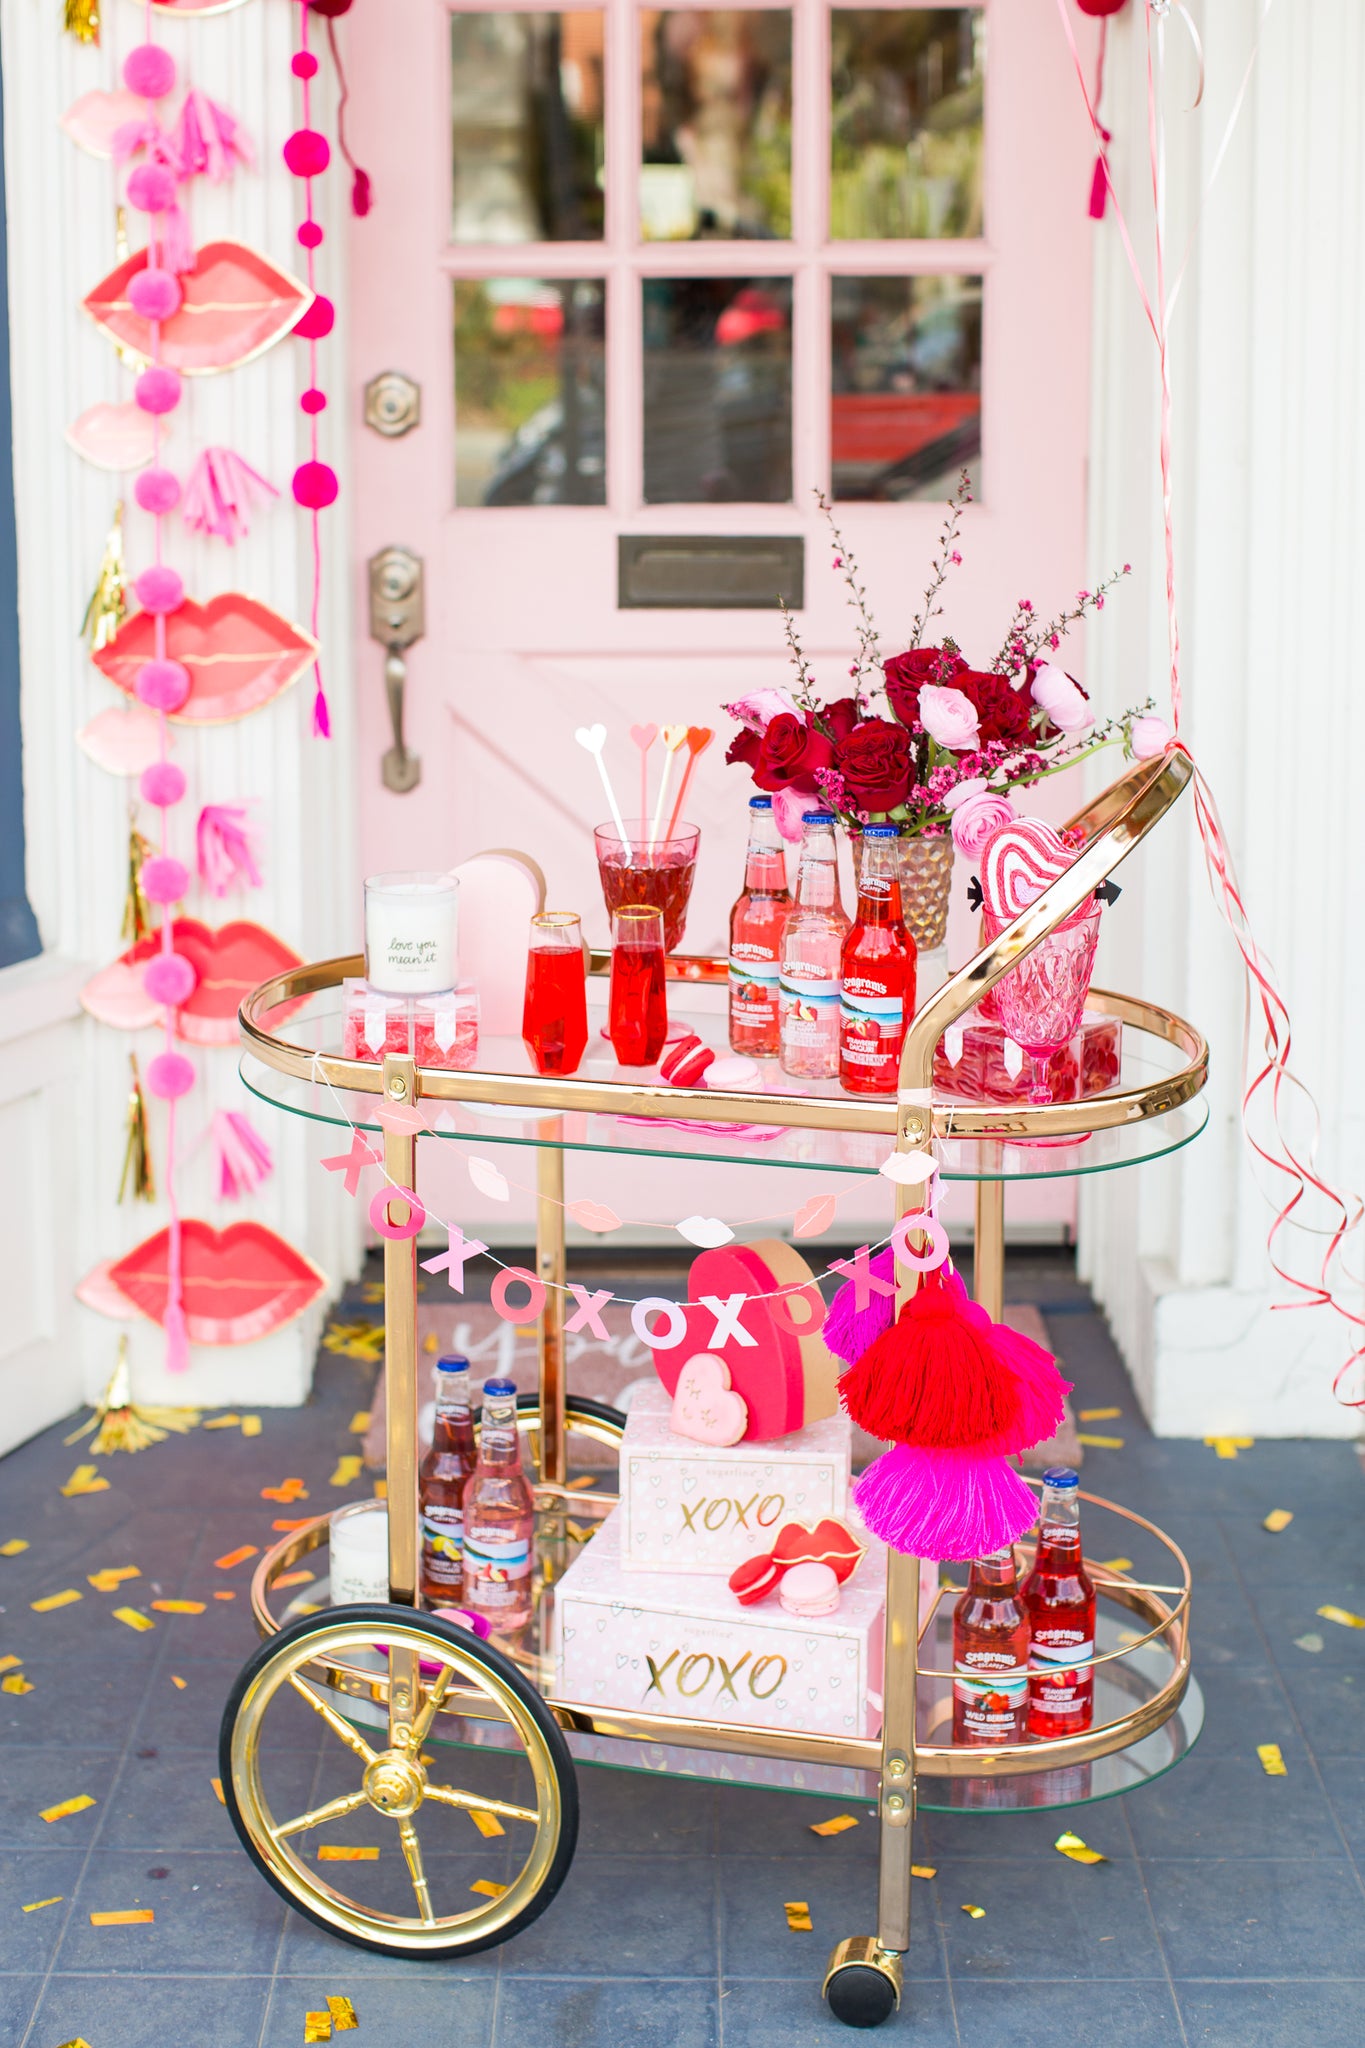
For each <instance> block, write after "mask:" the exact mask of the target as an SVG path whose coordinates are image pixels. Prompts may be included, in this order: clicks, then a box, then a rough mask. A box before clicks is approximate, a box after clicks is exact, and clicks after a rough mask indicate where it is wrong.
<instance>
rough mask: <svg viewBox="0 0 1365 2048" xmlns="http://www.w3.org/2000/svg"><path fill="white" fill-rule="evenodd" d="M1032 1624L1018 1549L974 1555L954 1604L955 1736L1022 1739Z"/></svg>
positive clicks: (957, 1739)
mask: <svg viewBox="0 0 1365 2048" xmlns="http://www.w3.org/2000/svg"><path fill="white" fill-rule="evenodd" d="M1028 1654H1029V1626H1028V1616H1027V1615H1026V1614H1025V1612H1024V1605H1023V1601H1022V1600H1021V1599H1020V1596H1019V1582H1018V1579H1017V1578H1016V1576H1015V1568H1014V1551H1013V1550H1012V1549H1009V1550H997V1551H993V1552H992V1554H991V1555H990V1556H989V1557H978V1558H976V1559H974V1560H973V1563H972V1565H971V1568H970V1571H969V1573H968V1576H967V1590H966V1592H965V1593H964V1594H963V1595H962V1598H961V1599H960V1600H959V1601H958V1603H957V1606H956V1607H955V1608H954V1609H953V1670H954V1672H955V1673H956V1674H957V1675H956V1677H955V1678H954V1680H953V1741H954V1742H1022V1741H1023V1739H1024V1731H1025V1723H1026V1722H1027V1720H1028V1685H1029V1678H1028Z"/></svg>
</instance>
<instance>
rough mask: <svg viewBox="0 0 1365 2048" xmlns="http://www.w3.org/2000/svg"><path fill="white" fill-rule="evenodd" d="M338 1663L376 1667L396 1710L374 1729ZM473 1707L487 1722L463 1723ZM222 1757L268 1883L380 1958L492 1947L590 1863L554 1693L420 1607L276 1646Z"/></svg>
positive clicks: (230, 1726) (239, 1693) (305, 1624)
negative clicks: (577, 1858)
mask: <svg viewBox="0 0 1365 2048" xmlns="http://www.w3.org/2000/svg"><path fill="white" fill-rule="evenodd" d="M331 1658H337V1659H342V1660H345V1661H346V1662H347V1663H348V1664H350V1665H351V1666H352V1667H354V1666H355V1665H356V1664H357V1663H359V1664H361V1665H365V1664H366V1663H367V1661H368V1663H369V1664H370V1665H371V1666H372V1667H373V1669H374V1671H375V1674H376V1680H377V1682H378V1687H379V1690H380V1692H381V1696H382V1694H383V1693H384V1692H386V1693H387V1707H381V1708H380V1709H379V1710H378V1711H376V1709H375V1708H374V1707H373V1706H372V1705H371V1706H369V1712H368V1714H367V1715H366V1716H365V1717H363V1718H362V1717H360V1716H359V1714H358V1713H357V1710H356V1705H355V1703H354V1702H351V1701H349V1700H348V1699H347V1698H346V1697H345V1696H344V1695H343V1694H341V1693H339V1692H336V1691H334V1690H332V1689H331V1688H330V1687H329V1686H328V1685H327V1684H326V1682H325V1679H324V1677H322V1676H321V1675H320V1673H321V1672H322V1671H323V1670H324V1669H325V1667H326V1664H327V1661H328V1660H329V1659H331ZM386 1667H387V1669H386ZM385 1681H387V1682H386V1683H385ZM462 1698H463V1699H465V1700H467V1701H468V1702H469V1704H470V1709H471V1711H470V1714H469V1716H468V1717H467V1718H464V1719H463V1720H461V1721H460V1722H459V1723H451V1722H450V1721H449V1720H448V1719H447V1717H449V1716H451V1715H458V1714H459V1711H460V1704H461V1699H462ZM366 1704H367V1705H368V1704H369V1703H368V1702H367V1703H366ZM438 1711H439V1712H440V1714H441V1716H442V1720H441V1723H440V1724H437V1726H436V1729H435V1732H433V1724H434V1723H435V1722H436V1716H437V1713H438ZM349 1714H356V1718H355V1719H351V1718H348V1715H349ZM452 1728H454V1730H455V1732H456V1737H457V1739H456V1741H455V1742H453V1743H451V1744H450V1746H446V1742H445V1741H444V1740H443V1732H444V1733H445V1734H447V1735H448V1734H449V1733H450V1732H451V1730H452ZM272 1736H274V1737H277V1741H272ZM429 1742H434V1743H435V1744H436V1747H437V1751H438V1753H437V1754H436V1755H431V1754H429V1753H428V1750H427V1747H426V1745H427V1744H428V1743H429ZM462 1744H464V1745H468V1746H462ZM219 1758H220V1769H221V1772H222V1786H223V1798H224V1802H225V1804H226V1806H227V1809H228V1812H229V1813H230V1814H231V1816H232V1823H233V1826H234V1827H235V1828H236V1830H237V1833H238V1835H239V1836H240V1837H241V1840H242V1844H243V1847H244V1848H245V1849H246V1852H247V1854H248V1855H249V1856H250V1857H251V1859H252V1861H253V1862H254V1863H255V1865H256V1867H257V1869H258V1870H260V1872H261V1873H262V1875H263V1876H264V1877H265V1878H266V1879H267V1880H268V1881H269V1883H270V1884H272V1885H273V1886H274V1888H275V1890H276V1891H277V1892H279V1893H280V1895H281V1896H282V1897H283V1898H285V1899H286V1900H288V1902H289V1904H290V1905H291V1906H293V1907H294V1908H295V1910H296V1911H297V1912H300V1913H302V1914H303V1915H304V1916H305V1918H307V1919H309V1920H311V1921H312V1922H313V1923H314V1925H315V1926H318V1927H322V1928H325V1929H326V1930H327V1932H328V1933H329V1934H335V1935H338V1936H340V1938H341V1939H342V1940H343V1941H349V1942H353V1943H354V1944H355V1945H356V1947H358V1948H368V1949H373V1950H375V1951H376V1952H377V1953H379V1954H380V1955H390V1956H443V1955H450V1956H454V1955H469V1954H471V1953H473V1951H475V1950H476V1949H483V1948H492V1947H494V1946H495V1945H496V1944H497V1943H498V1942H501V1941H506V1940H508V1939H509V1937H510V1936H512V1935H514V1934H516V1933H518V1932H519V1931H520V1930H521V1929H522V1928H523V1927H526V1926H528V1925H529V1923H530V1922H531V1921H532V1920H534V1919H536V1918H537V1916H538V1915H539V1914H541V1913H543V1912H544V1910H545V1908H546V1907H547V1906H548V1905H549V1903H550V1901H551V1900H552V1899H553V1897H554V1895H555V1893H556V1892H557V1891H558V1890H559V1887H560V1885H561V1884H562V1883H563V1881H564V1877H565V1874H566V1873H567V1871H568V1868H569V1864H570V1863H571V1862H572V1860H573V1852H574V1846H575V1843H576V1841H577V1838H578V1787H577V1783H576V1781H575V1778H574V1769H573V1760H572V1758H571V1757H570V1755H569V1750H568V1745H567V1744H566V1742H565V1740H564V1736H563V1734H562V1733H561V1731H560V1728H559V1725H558V1723H557V1722H556V1721H555V1719H554V1717H553V1716H552V1714H551V1713H550V1711H549V1709H548V1708H547V1707H546V1705H545V1703H544V1701H543V1700H542V1699H541V1697H540V1695H539V1693H537V1692H536V1691H535V1690H534V1688H533V1687H532V1686H531V1685H530V1684H529V1683H528V1681H527V1680H526V1679H525V1678H524V1677H523V1676H522V1675H521V1673H520V1672H519V1671H518V1670H517V1668H516V1666H515V1664H513V1663H512V1662H511V1660H510V1659H509V1658H508V1657H505V1656H504V1655H503V1654H502V1653H501V1651H499V1650H495V1649H493V1648H492V1647H491V1646H490V1645H489V1644H487V1643H483V1642H481V1641H480V1640H479V1638H478V1637H477V1636H475V1635H473V1634H472V1633H471V1632H470V1631H469V1630H468V1629H465V1628H461V1627H459V1626H458V1625H457V1624H455V1623H453V1622H447V1621H442V1620H440V1619H439V1618H438V1617H437V1616H435V1615H429V1614H417V1613H414V1611H413V1610H412V1609H411V1608H409V1607H388V1606H379V1605H375V1606H359V1605H357V1606H347V1607H346V1608H344V1609H331V1610H328V1611H325V1612H322V1613H318V1614H309V1615H304V1616H303V1617H302V1618H301V1619H300V1620H298V1621H295V1622H292V1623H291V1624H290V1625H289V1626H288V1627H287V1628H283V1629H281V1630H280V1631H279V1633H278V1634H276V1635H272V1636H271V1637H269V1638H268V1640H267V1641H265V1642H264V1643H262V1645H261V1647H260V1649H259V1650H257V1652H256V1654H255V1655H254V1656H253V1657H252V1658H251V1660H250V1662H249V1663H248V1664H246V1665H245V1666H244V1667H243V1669H242V1671H241V1673H240V1675H239V1676H238V1679H237V1682H236V1684H235V1685H234V1686H233V1689H232V1693H231V1696H230V1697H229V1699H228V1703H227V1706H226V1708H225V1710H224V1713H223V1724H222V1732H221V1735H220V1738H219ZM453 1779H461V1780H463V1781H464V1782H452V1780H453ZM509 1792H510V1793H511V1794H512V1795H514V1796H510V1797H509V1796H507V1795H508V1794H509Z"/></svg>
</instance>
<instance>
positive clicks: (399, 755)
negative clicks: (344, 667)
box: [369, 547, 426, 796]
mask: <svg viewBox="0 0 1365 2048" xmlns="http://www.w3.org/2000/svg"><path fill="white" fill-rule="evenodd" d="M369 577H370V635H371V638H372V639H375V640H377V641H378V642H379V644H380V645H381V647H383V649H384V694H385V696H386V698H387V699H388V706H389V725H390V728H391V729H392V732H393V745H392V746H391V747H390V748H389V749H388V750H387V752H386V753H385V754H384V756H383V758H382V760H381V761H380V764H379V772H380V775H381V776H382V778H383V782H384V787H385V789H391V790H393V791H394V792H395V794H396V795H399V796H403V795H406V793H407V792H408V791H409V790H410V789H416V787H417V785H418V783H419V782H420V781H421V779H422V763H421V760H420V758H419V756H418V755H416V754H412V753H409V751H408V747H407V743H406V741H405V740H404V738H403V702H404V695H405V692H406V689H407V680H408V665H407V662H406V660H405V659H404V656H405V653H406V651H407V649H408V648H409V647H411V646H412V644H413V642H414V641H415V640H420V639H421V638H422V635H423V633H424V632H425V631H426V610H425V604H424V594H423V588H422V558H421V556H420V555H415V554H413V553H412V551H411V549H409V548H399V547H392V548H381V550H380V552H379V553H378V554H377V555H371V557H370V561H369Z"/></svg>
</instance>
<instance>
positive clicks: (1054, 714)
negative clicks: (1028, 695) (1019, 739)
mask: <svg viewBox="0 0 1365 2048" xmlns="http://www.w3.org/2000/svg"><path fill="white" fill-rule="evenodd" d="M1033 701H1034V703H1035V704H1036V705H1037V706H1038V708H1039V710H1040V711H1045V712H1046V713H1047V715H1048V718H1049V719H1050V720H1051V722H1052V724H1053V725H1055V726H1056V728H1057V730H1058V732H1084V731H1085V728H1086V727H1087V726H1088V725H1093V724H1094V723H1095V714H1094V712H1093V711H1092V710H1091V709H1090V700H1089V699H1088V698H1087V696H1086V694H1085V691H1084V690H1083V689H1082V688H1081V686H1080V684H1079V683H1076V682H1073V681H1072V679H1071V677H1070V676H1069V675H1068V674H1067V672H1066V670H1065V669H1064V668H1058V666H1057V664H1056V662H1053V661H1045V662H1044V663H1043V664H1042V666H1041V667H1040V668H1039V669H1037V670H1036V671H1035V673H1034V677H1033Z"/></svg>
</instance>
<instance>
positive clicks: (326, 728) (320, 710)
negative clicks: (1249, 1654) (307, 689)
mask: <svg viewBox="0 0 1365 2048" xmlns="http://www.w3.org/2000/svg"><path fill="white" fill-rule="evenodd" d="M314 675H315V677H316V685H315V688H314V690H313V738H314V739H315V740H329V739H330V738H331V737H332V719H331V714H330V712H329V711H328V709H327V692H326V691H325V690H324V689H323V687H322V670H321V669H315V670H314Z"/></svg>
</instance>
